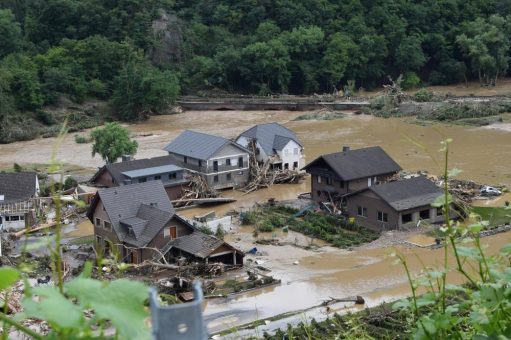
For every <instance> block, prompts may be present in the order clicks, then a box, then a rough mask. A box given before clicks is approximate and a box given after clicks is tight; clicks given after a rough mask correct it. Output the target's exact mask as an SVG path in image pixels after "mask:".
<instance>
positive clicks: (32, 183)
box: [0, 172, 39, 230]
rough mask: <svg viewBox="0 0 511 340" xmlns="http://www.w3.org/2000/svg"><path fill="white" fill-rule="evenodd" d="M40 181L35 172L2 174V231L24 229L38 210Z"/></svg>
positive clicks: (0, 227) (0, 209)
mask: <svg viewBox="0 0 511 340" xmlns="http://www.w3.org/2000/svg"><path fill="white" fill-rule="evenodd" d="M38 195H39V180H38V178H37V173H35V172H13V173H5V172H1V173H0V230H2V229H5V230H8V229H23V228H25V224H26V223H28V224H31V223H32V222H31V221H30V220H32V219H33V217H34V216H33V212H34V211H35V209H36V208H37V204H38V203H37V202H35V201H34V198H36V197H37V196H38Z"/></svg>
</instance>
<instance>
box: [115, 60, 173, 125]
mask: <svg viewBox="0 0 511 340" xmlns="http://www.w3.org/2000/svg"><path fill="white" fill-rule="evenodd" d="M178 93H179V82H178V80H177V77H176V76H175V75H174V74H173V73H172V72H171V71H168V70H166V71H160V70H159V69H157V68H155V67H153V66H151V65H149V64H148V63H147V61H145V60H141V59H135V58H134V59H131V60H130V61H128V62H127V63H126V65H125V66H124V68H123V69H122V70H121V72H120V74H119V76H117V78H116V79H115V81H114V92H113V95H112V105H113V108H114V110H115V111H116V113H117V116H118V118H119V119H122V120H126V121H134V120H141V119H146V118H147V117H148V116H149V114H150V113H158V112H161V111H162V110H163V109H166V108H168V107H169V105H171V104H173V103H174V102H175V101H176V98H177V95H178Z"/></svg>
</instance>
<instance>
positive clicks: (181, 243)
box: [170, 231, 234, 259]
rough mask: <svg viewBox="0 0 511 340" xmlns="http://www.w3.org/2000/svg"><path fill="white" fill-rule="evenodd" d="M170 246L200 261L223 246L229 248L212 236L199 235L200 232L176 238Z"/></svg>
mask: <svg viewBox="0 0 511 340" xmlns="http://www.w3.org/2000/svg"><path fill="white" fill-rule="evenodd" d="M170 244H171V245H172V248H177V249H180V250H182V251H184V252H185V253H188V254H191V255H194V256H196V257H200V258H202V259H204V258H206V257H208V256H209V255H211V253H212V252H214V251H215V250H216V249H218V247H220V246H222V245H223V244H226V245H227V246H229V245H228V244H227V243H225V242H224V241H222V240H220V239H218V238H216V237H214V236H211V235H206V234H204V233H201V232H200V231H195V232H193V233H192V234H190V235H186V236H182V237H178V238H177V239H175V240H173V241H171V242H170ZM229 247H231V246H229ZM231 248H232V247H231ZM233 249H234V248H233Z"/></svg>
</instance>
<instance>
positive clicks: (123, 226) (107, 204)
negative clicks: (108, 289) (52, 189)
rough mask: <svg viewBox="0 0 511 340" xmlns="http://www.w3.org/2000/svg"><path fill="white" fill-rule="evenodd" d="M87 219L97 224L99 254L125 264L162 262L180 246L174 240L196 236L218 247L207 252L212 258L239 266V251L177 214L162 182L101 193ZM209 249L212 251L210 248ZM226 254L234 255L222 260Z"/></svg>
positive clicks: (96, 234)
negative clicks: (172, 250) (108, 255)
mask: <svg viewBox="0 0 511 340" xmlns="http://www.w3.org/2000/svg"><path fill="white" fill-rule="evenodd" d="M87 217H88V218H89V219H90V221H91V222H92V223H93V224H94V236H95V244H96V249H97V251H98V252H101V253H104V254H109V253H112V252H115V253H116V254H119V257H120V258H121V260H122V261H123V262H127V263H141V262H143V261H146V260H149V261H151V260H154V259H157V258H160V259H161V255H162V254H167V253H168V251H169V250H171V249H173V248H174V247H177V246H176V243H175V241H177V240H179V239H180V238H182V237H186V236H191V235H193V236H191V237H192V239H197V238H201V237H202V238H204V239H207V240H209V241H208V242H209V244H210V245H211V244H212V245H215V248H214V249H211V251H210V252H209V253H208V256H209V257H213V258H214V259H215V260H218V261H219V262H222V261H224V260H225V261H226V263H233V262H237V263H239V262H238V261H236V260H237V258H236V254H237V253H240V252H239V251H237V250H235V249H234V248H233V247H231V246H229V245H228V244H227V243H225V242H223V241H221V240H218V239H217V238H215V237H213V236H208V235H205V234H203V233H201V232H199V231H197V230H196V229H195V228H194V227H193V226H192V225H191V224H190V223H188V222H187V221H186V220H185V219H183V218H182V217H180V216H179V215H177V214H176V212H175V210H174V207H173V206H172V203H171V202H170V200H169V198H168V196H167V193H166V191H165V188H164V186H163V184H162V182H161V181H159V180H155V181H149V182H144V183H137V184H129V185H124V186H119V187H113V188H108V189H101V190H99V191H98V193H97V194H96V196H95V197H94V199H93V201H92V203H91V205H90V207H89V210H88V212H87ZM185 240H188V239H185ZM213 240H214V241H213ZM176 249H178V247H177V248H176ZM194 249H195V248H194ZM207 249H210V248H209V246H208V248H207ZM187 250H190V248H183V251H184V252H186V251H187ZM226 251H227V253H226ZM172 254H174V252H170V253H168V257H169V259H170V257H172ZM203 254H205V253H204V252H202V253H199V254H198V255H197V257H198V258H199V259H202V258H203V257H202V255H203ZM226 254H231V255H230V256H224V257H220V256H223V255H226ZM189 255H190V256H187V257H193V256H194V255H195V254H194V253H193V252H192V253H190V254H189ZM179 256H181V254H179ZM238 260H239V258H238Z"/></svg>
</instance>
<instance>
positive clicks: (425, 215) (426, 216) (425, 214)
mask: <svg viewBox="0 0 511 340" xmlns="http://www.w3.org/2000/svg"><path fill="white" fill-rule="evenodd" d="M419 215H420V217H421V220H427V219H429V209H426V210H421V212H420V213H419Z"/></svg>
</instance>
